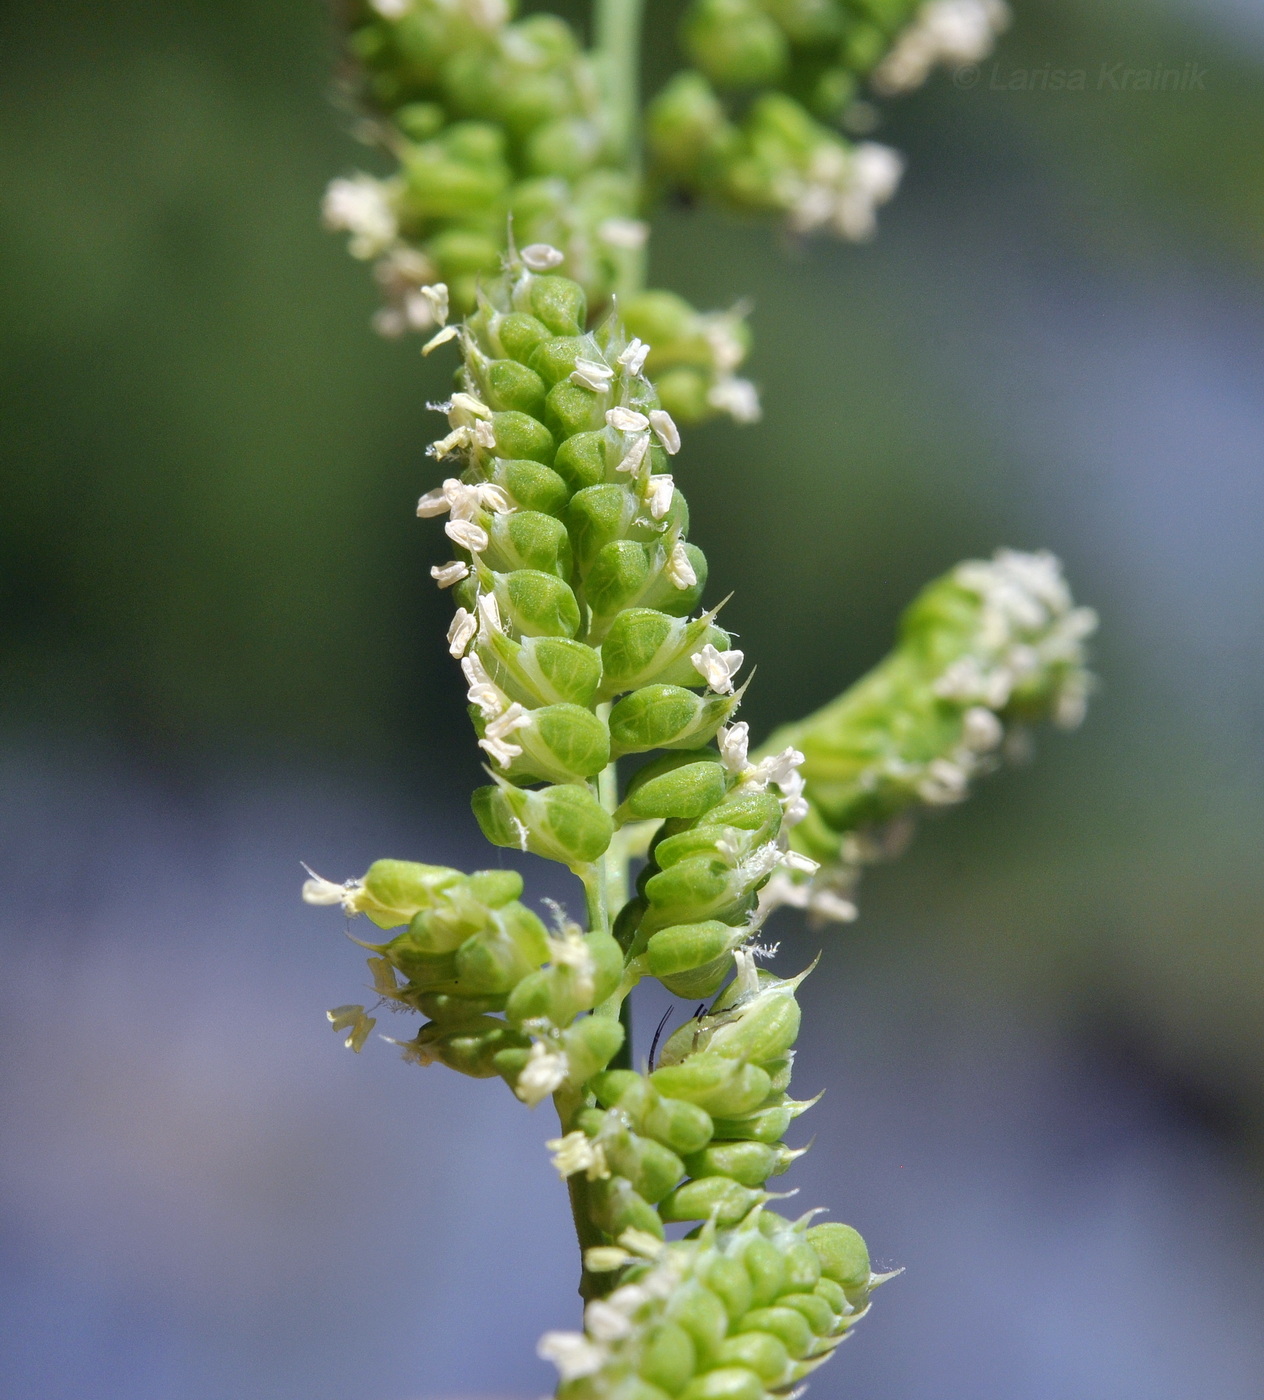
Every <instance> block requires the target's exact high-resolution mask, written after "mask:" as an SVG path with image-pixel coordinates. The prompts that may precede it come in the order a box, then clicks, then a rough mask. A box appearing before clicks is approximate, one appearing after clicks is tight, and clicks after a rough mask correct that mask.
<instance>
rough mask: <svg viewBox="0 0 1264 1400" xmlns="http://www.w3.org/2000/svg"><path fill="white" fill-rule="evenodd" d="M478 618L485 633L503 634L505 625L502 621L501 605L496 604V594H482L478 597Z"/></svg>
mask: <svg viewBox="0 0 1264 1400" xmlns="http://www.w3.org/2000/svg"><path fill="white" fill-rule="evenodd" d="M478 616H479V621H480V623H481V624H482V628H483V630H484V631H485V632H503V631H504V630H505V628H504V624H503V623H502V622H501V620H500V605H499V604H498V603H497V602H496V595H495V594H494V593H480V594H479V595H478Z"/></svg>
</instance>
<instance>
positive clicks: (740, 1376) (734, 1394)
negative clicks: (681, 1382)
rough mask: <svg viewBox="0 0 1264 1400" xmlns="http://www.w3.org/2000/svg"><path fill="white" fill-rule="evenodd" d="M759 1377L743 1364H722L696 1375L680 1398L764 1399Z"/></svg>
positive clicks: (715, 1399) (691, 1399) (688, 1399)
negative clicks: (712, 1369)
mask: <svg viewBox="0 0 1264 1400" xmlns="http://www.w3.org/2000/svg"><path fill="white" fill-rule="evenodd" d="M764 1394H765V1392H764V1387H763V1383H762V1382H761V1381H760V1379H759V1377H758V1376H757V1375H756V1374H755V1373H754V1372H753V1371H749V1370H747V1369H746V1367H745V1366H722V1367H720V1368H718V1369H717V1370H714V1371H708V1372H707V1373H706V1374H705V1375H702V1376H697V1377H695V1378H694V1379H693V1380H692V1381H690V1382H689V1384H688V1385H687V1386H686V1387H685V1388H684V1390H683V1391H681V1393H680V1400H764Z"/></svg>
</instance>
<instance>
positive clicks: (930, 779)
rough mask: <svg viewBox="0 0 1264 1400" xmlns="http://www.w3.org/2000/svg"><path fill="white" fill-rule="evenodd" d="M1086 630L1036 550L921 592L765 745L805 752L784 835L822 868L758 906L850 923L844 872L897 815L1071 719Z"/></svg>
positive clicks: (972, 566) (1084, 613)
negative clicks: (835, 690)
mask: <svg viewBox="0 0 1264 1400" xmlns="http://www.w3.org/2000/svg"><path fill="white" fill-rule="evenodd" d="M1096 626H1097V616H1096V614H1095V613H1094V612H1093V611H1092V609H1091V608H1081V607H1076V606H1075V605H1074V603H1073V601H1072V598H1071V594H1070V590H1069V589H1068V588H1067V585H1066V582H1065V580H1064V579H1063V576H1062V569H1061V566H1060V564H1059V563H1058V561H1057V559H1055V558H1054V557H1053V555H1051V554H1048V553H1039V554H1024V553H1021V552H1019V551H1017V550H1011V549H1001V550H998V551H997V553H996V555H995V556H994V557H993V558H992V559H990V560H978V559H974V560H968V561H966V562H965V563H963V564H958V565H957V567H956V568H955V569H953V570H952V571H951V572H950V573H949V574H947V575H945V577H943V578H941V579H938V580H936V581H935V582H934V583H932V584H930V585H928V587H927V588H926V589H925V590H924V591H923V592H922V594H921V595H920V596H919V597H918V598H917V599H916V600H915V601H914V602H913V604H912V605H911V606H910V607H909V609H908V611H907V612H906V613H905V615H904V618H903V619H902V621H901V624H900V640H899V645H898V646H897V647H896V649H895V650H894V651H893V652H892V653H891V654H890V655H889V656H888V657H887V658H886V659H885V660H884V661H883V662H881V663H880V664H879V665H878V666H877V667H875V669H874V670H873V671H871V672H870V673H869V674H868V675H867V676H864V677H862V678H861V679H860V680H859V681H857V682H856V684H855V685H853V686H852V687H851V689H850V690H847V691H845V692H844V693H843V694H842V695H841V696H840V697H839V698H838V699H837V700H834V701H832V702H831V703H830V704H828V705H826V706H825V707H824V708H823V709H821V710H819V711H817V713H816V714H814V715H809V716H808V717H807V718H806V719H804V720H800V721H799V722H798V723H796V724H792V725H788V726H786V727H785V728H783V729H781V730H779V731H778V732H777V733H775V734H774V735H773V736H772V738H771V739H770V740H769V744H768V748H769V749H770V750H776V749H777V748H779V747H781V746H783V745H786V744H793V745H794V746H795V747H796V748H798V749H801V750H802V752H803V753H804V755H805V761H804V764H803V769H802V772H803V776H804V778H805V780H806V782H807V795H808V799H809V808H810V810H809V811H808V813H807V815H806V817H805V820H804V821H803V822H802V823H801V824H800V825H799V826H797V827H796V829H795V831H794V833H793V836H792V838H791V840H792V843H793V845H794V847H795V849H797V850H799V851H802V852H803V853H804V854H805V855H809V856H811V857H812V858H813V859H815V860H816V861H818V862H819V863H820V864H821V865H822V867H823V868H822V870H821V871H820V873H819V874H817V875H816V876H815V877H813V878H810V879H809V878H804V877H803V876H799V875H790V874H784V873H783V874H782V875H780V876H779V878H778V879H777V880H775V881H774V882H773V883H772V885H771V886H770V888H769V889H768V890H767V891H765V894H764V903H765V905H766V906H769V905H772V904H774V903H777V902H781V903H789V904H795V905H798V906H800V907H807V908H810V909H811V910H812V911H813V912H814V913H816V914H818V915H820V916H822V917H825V918H830V917H834V918H844V919H846V918H854V917H855V906H854V905H853V904H852V903H851V901H850V899H849V898H848V895H849V893H850V889H851V886H852V884H853V883H854V879H855V876H856V873H857V872H858V870H859V867H860V866H861V865H862V864H864V863H866V862H868V861H871V860H874V859H880V858H881V857H882V856H883V855H884V854H887V853H889V852H890V850H891V837H892V836H893V835H894V836H896V837H897V839H896V841H895V845H896V846H897V847H898V845H899V844H900V843H899V840H898V831H894V832H893V831H892V829H891V828H892V824H893V823H895V822H896V821H897V819H899V818H901V817H902V816H903V815H904V814H906V813H908V812H910V811H912V810H913V809H915V808H916V807H918V806H921V805H925V806H930V807H944V806H949V805H951V804H953V803H956V802H960V801H961V800H962V799H963V798H965V797H966V796H967V794H968V792H969V788H970V782H971V780H972V779H973V778H974V777H975V776H976V775H978V774H981V773H986V772H988V771H990V770H991V769H992V768H994V767H995V766H996V764H997V763H998V762H999V761H1000V758H1001V757H1002V755H1003V754H1004V753H1005V752H1006V750H1008V751H1009V752H1010V753H1012V754H1015V755H1018V754H1019V753H1021V752H1022V751H1023V750H1024V749H1025V746H1026V735H1027V731H1028V730H1029V729H1030V727H1031V726H1033V725H1035V724H1039V723H1041V722H1043V721H1049V720H1051V721H1052V722H1053V723H1054V724H1056V725H1058V726H1059V727H1061V728H1064V729H1073V728H1075V726H1076V725H1078V724H1079V723H1080V721H1081V720H1082V719H1083V717H1084V711H1085V706H1086V703H1087V699H1088V694H1089V690H1090V686H1091V677H1090V676H1089V673H1088V671H1087V669H1086V667H1085V654H1084V641H1085V639H1086V638H1087V637H1088V636H1090V635H1091V634H1092V632H1093V631H1094V629H1095V628H1096ZM884 828H886V831H885V833H884Z"/></svg>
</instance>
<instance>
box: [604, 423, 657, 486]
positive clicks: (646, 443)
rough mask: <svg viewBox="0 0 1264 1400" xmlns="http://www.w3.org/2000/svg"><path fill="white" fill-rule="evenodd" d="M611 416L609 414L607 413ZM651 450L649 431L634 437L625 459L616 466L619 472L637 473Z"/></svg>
mask: <svg viewBox="0 0 1264 1400" xmlns="http://www.w3.org/2000/svg"><path fill="white" fill-rule="evenodd" d="M607 417H609V415H607ZM649 450H650V439H649V434H648V433H643V434H642V435H641V436H640V437H637V438H633V439H632V446H631V447H629V448H628V450H627V454H626V455H625V457H624V458H623V461H621V462H620V463H619V465H618V466H617V467H616V468H615V471H617V472H628V473H629V474H631V475H635V474H636V473H637V472H639V471H640V470H641V464H642V463H643V462H644V461H645V454H646V453H647V452H648V451H649Z"/></svg>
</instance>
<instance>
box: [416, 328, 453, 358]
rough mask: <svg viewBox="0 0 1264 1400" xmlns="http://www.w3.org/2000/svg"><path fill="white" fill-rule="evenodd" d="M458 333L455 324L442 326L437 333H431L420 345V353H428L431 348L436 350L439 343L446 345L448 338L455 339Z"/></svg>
mask: <svg viewBox="0 0 1264 1400" xmlns="http://www.w3.org/2000/svg"><path fill="white" fill-rule="evenodd" d="M459 334H460V331H459V330H458V329H457V327H456V326H444V328H443V329H442V330H441V331H440V332H439V333H438V335H432V336H431V337H430V339H429V340H428V341H426V343H425V344H424V345H423V346H422V347H421V353H422V354H423V355H428V354H430V352H431V351H432V350H437V349H438V348H439V347H440V346H441V345H446V344H447V343H448V341H449V340H455V339H456V337H457V336H458V335H459Z"/></svg>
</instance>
